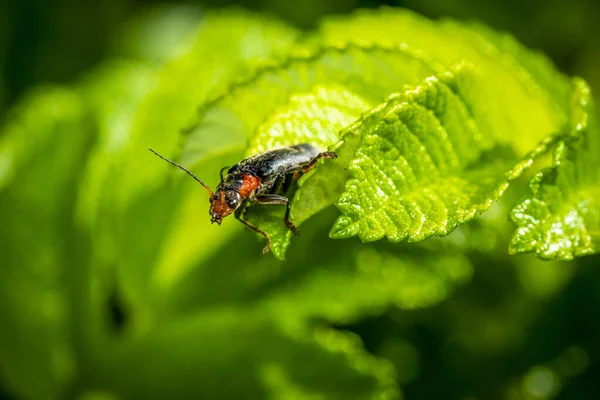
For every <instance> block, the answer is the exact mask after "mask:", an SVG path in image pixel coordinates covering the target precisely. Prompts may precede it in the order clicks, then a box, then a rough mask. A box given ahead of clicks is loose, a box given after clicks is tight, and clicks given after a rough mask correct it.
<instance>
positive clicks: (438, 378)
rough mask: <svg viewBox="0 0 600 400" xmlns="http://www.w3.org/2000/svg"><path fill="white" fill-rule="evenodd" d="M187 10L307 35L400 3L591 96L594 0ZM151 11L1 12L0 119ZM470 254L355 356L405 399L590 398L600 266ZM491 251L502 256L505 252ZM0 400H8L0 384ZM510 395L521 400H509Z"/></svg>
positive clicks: (343, 0)
mask: <svg viewBox="0 0 600 400" xmlns="http://www.w3.org/2000/svg"><path fill="white" fill-rule="evenodd" d="M156 4H158V2H156ZM186 4H187V6H189V7H190V8H189V10H190V12H198V13H199V12H200V11H197V10H201V9H202V8H203V7H218V6H223V5H240V6H242V7H246V8H249V9H252V10H259V11H266V12H269V13H272V14H274V15H278V16H280V17H282V18H283V19H284V20H287V21H289V22H290V23H292V24H293V25H295V26H297V27H300V28H304V29H309V28H311V27H314V26H315V24H316V23H317V21H318V19H319V18H320V17H321V16H323V15H329V14H343V13H348V12H350V11H351V10H353V9H355V8H358V7H377V6H379V5H381V4H389V5H394V6H403V7H406V8H410V9H414V10H416V11H418V12H420V13H422V14H424V15H426V16H429V17H433V18H435V17H438V16H451V17H457V18H468V19H477V20H479V21H481V22H484V23H486V24H488V25H490V26H491V27H494V28H496V29H499V30H504V31H508V32H511V33H512V34H514V35H515V36H516V37H517V38H518V39H519V40H520V41H521V42H522V43H524V44H525V45H526V46H528V47H530V48H534V49H540V50H542V51H544V52H545V53H546V54H548V55H549V56H550V57H551V58H552V59H553V61H554V62H555V64H556V65H557V66H558V68H559V69H560V70H561V71H563V72H565V73H566V74H569V75H579V76H582V77H583V78H585V79H586V80H587V81H588V82H589V83H590V85H591V86H592V88H593V89H594V91H595V92H596V93H599V92H600V51H598V43H600V24H599V23H598V21H600V2H597V1H593V0H587V1H586V0H579V1H568V2H567V1H553V0H550V1H544V0H526V1H516V0H509V1H502V2H481V1H476V0H449V1H439V0H425V1H406V2H388V3H381V2H376V1H358V0H357V1H348V0H334V1H326V2H325V1H323V2H320V1H305V2H302V3H301V4H299V5H298V4H294V3H293V2H281V1H275V0H265V1H244V2H231V3H223V2H217V1H212V2H205V3H193V4H190V3H186ZM285 4H290V5H285ZM291 4H294V7H293V8H292V6H291ZM153 5H154V4H152V3H151V2H141V1H128V0H123V1H116V0H104V1H97V2H83V1H76V0H62V1H61V0H53V1H44V0H36V1H33V0H25V1H21V0H10V1H8V2H6V1H5V2H1V3H0V57H1V60H2V62H1V64H0V115H2V117H0V118H1V119H2V120H3V119H4V111H5V110H6V109H7V107H9V106H10V104H12V103H14V102H15V101H16V100H17V99H18V98H19V96H20V95H21V94H22V93H24V91H25V90H26V89H28V88H30V87H31V86H34V85H37V84H40V83H45V82H57V83H70V82H72V81H74V80H75V79H76V78H77V77H78V76H80V74H81V73H83V72H84V71H86V70H88V69H89V68H91V67H93V66H94V65H97V64H98V63H99V62H100V61H102V60H104V59H107V58H109V57H113V56H119V55H120V54H126V53H127V51H128V48H127V43H125V42H126V41H124V40H123V29H124V27H125V26H127V25H128V24H129V23H130V22H131V20H132V19H133V18H135V16H137V15H140V13H143V12H144V11H146V10H149V9H151V7H152V6H153ZM172 40H173V41H174V42H176V38H173V39H172ZM42 161H43V160H42ZM515 196H517V194H515ZM201 206H202V207H204V206H205V204H202V205H201ZM329 220H331V218H329ZM507 226H508V228H507V229H511V228H512V225H510V224H508V223H507ZM1 238H2V236H0V240H1ZM249 243H250V244H248V245H247V246H246V248H247V251H254V250H256V249H255V248H258V247H257V246H256V243H255V242H249ZM381 246H384V247H385V246H391V245H381ZM473 247H474V248H476V250H475V251H472V252H470V253H469V259H470V261H471V262H472V264H473V265H474V270H473V272H472V278H471V280H470V282H469V283H468V284H464V285H462V286H461V287H459V288H458V289H455V291H454V293H452V294H451V295H449V297H448V298H447V299H446V300H445V301H443V302H441V303H438V304H436V305H434V306H432V307H428V308H424V309H415V310H411V309H410V307H406V308H402V309H399V308H392V309H390V310H388V311H386V312H385V313H383V314H381V315H379V316H377V317H371V318H364V319H362V320H361V322H360V323H356V324H353V325H340V326H339V328H343V329H346V330H351V331H353V332H355V333H356V334H358V335H359V336H360V337H361V339H362V340H363V342H364V345H365V347H366V348H367V350H369V351H370V352H372V353H374V354H376V355H380V356H382V357H385V358H387V359H389V360H391V361H392V363H393V364H395V365H396V367H397V369H398V381H399V383H400V385H401V387H402V391H403V393H404V396H405V398H407V399H434V398H436V399H437V398H456V399H465V400H466V399H475V398H477V399H493V398H510V397H511V395H510V393H512V391H513V389H514V391H519V393H520V396H524V397H525V398H531V399H537V398H552V397H555V398H560V399H587V398H598V397H600V390H599V389H597V388H598V377H599V376H600V269H599V268H597V266H598V264H600V257H599V256H593V257H585V258H582V259H579V260H577V261H575V262H572V263H559V262H542V261H538V260H536V259H534V258H533V256H531V255H526V256H514V257H509V256H508V255H506V256H494V257H490V256H489V254H490V250H489V249H488V250H487V251H486V248H485V246H481V247H479V249H477V246H473ZM497 247H498V248H501V249H502V248H504V249H506V248H507V244H506V243H499V244H497ZM293 254H295V253H292V254H291V255H290V256H289V257H293ZM223 262H224V263H226V261H223ZM315 262H317V261H316V260H315ZM239 268H243V266H239ZM229 270H230V271H231V272H232V273H235V272H237V271H236V270H235V269H234V268H231V269H229ZM217 282H218V283H216V285H217V286H216V287H215V291H218V290H219V289H222V290H226V288H225V287H223V288H221V287H219V286H218V285H219V284H222V285H226V284H227V280H225V279H222V280H221V281H217ZM31 301H32V302H35V301H37V299H31ZM115 303H116V304H113V305H112V306H111V307H109V308H108V309H109V311H110V312H111V313H112V314H111V315H110V320H111V321H112V322H113V323H114V324H115V326H116V327H117V328H118V327H119V326H121V325H122V324H125V323H126V321H127V318H128V316H127V313H126V311H124V310H123V309H122V306H121V305H119V304H118V300H115ZM1 323H2V322H1V321H0V324H1ZM0 329H1V325H0ZM234 367H235V364H234V363H232V364H231V368H234ZM548 371H552V372H551V373H549V372H548ZM549 377H550V378H552V377H553V378H557V379H558V380H559V382H560V383H559V384H557V383H556V382H554V383H553V385H554V386H552V387H553V391H552V392H551V393H549V394H548V393H546V394H545V395H543V394H542V395H540V394H539V393H541V392H539V391H538V392H536V390H542V389H543V388H544V387H547V386H544V385H546V384H547V383H548V379H550V378H549ZM540 388H542V389H540ZM536 393H537V395H536ZM0 398H5V399H13V398H14V397H11V395H10V394H9V393H8V392H7V390H6V389H5V388H3V386H2V382H1V381H0ZM512 398H522V397H519V396H517V395H516V394H515V395H514V396H513V397H512Z"/></svg>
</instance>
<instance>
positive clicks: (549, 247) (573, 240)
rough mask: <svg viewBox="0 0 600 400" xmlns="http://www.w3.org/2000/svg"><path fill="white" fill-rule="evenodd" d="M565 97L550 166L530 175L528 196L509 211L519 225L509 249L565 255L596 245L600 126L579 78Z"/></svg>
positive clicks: (580, 253) (567, 257) (592, 250)
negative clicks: (565, 111)
mask: <svg viewBox="0 0 600 400" xmlns="http://www.w3.org/2000/svg"><path fill="white" fill-rule="evenodd" d="M571 101H572V105H571V108H572V111H571V122H570V124H569V125H570V129H571V131H570V136H569V137H568V138H566V139H565V140H564V141H563V142H561V143H560V144H559V146H558V147H557V148H556V150H555V154H554V162H553V167H552V168H549V169H546V170H544V171H542V172H540V173H539V174H538V175H536V176H535V177H534V178H533V179H532V180H531V183H530V187H531V192H532V193H531V196H530V197H528V198H526V199H524V200H523V201H522V202H521V203H519V204H518V205H517V206H515V208H514V209H513V210H512V212H511V219H512V221H513V222H515V223H516V224H517V225H518V226H519V228H518V229H517V231H516V232H515V234H514V236H513V238H512V241H511V243H510V251H511V253H524V252H530V251H533V252H535V253H536V255H537V256H538V257H541V258H544V259H558V260H571V259H573V258H574V257H579V256H583V255H588V254H593V253H597V252H598V251H600V203H598V199H599V197H600V193H599V188H600V168H598V167H596V166H597V164H598V160H599V157H600V126H599V125H598V121H597V118H596V115H595V108H594V103H593V100H592V97H591V93H590V89H589V87H588V86H587V84H586V83H585V82H583V81H581V80H576V81H575V82H574V84H573V97H572V100H571Z"/></svg>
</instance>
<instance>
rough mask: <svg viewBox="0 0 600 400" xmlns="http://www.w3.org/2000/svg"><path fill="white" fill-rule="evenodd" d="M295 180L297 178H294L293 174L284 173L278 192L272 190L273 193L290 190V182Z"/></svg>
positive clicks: (283, 192)
mask: <svg viewBox="0 0 600 400" xmlns="http://www.w3.org/2000/svg"><path fill="white" fill-rule="evenodd" d="M296 180H297V179H295V177H294V174H287V175H285V177H284V178H283V184H282V185H281V190H280V191H279V192H273V193H281V194H286V193H287V192H288V191H289V190H290V187H291V186H292V183H294V181H296Z"/></svg>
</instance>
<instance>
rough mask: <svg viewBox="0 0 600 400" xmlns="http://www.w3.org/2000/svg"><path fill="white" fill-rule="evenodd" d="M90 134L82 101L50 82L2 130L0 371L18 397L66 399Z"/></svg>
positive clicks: (72, 368) (81, 265)
mask: <svg viewBox="0 0 600 400" xmlns="http://www.w3.org/2000/svg"><path fill="white" fill-rule="evenodd" d="M92 137H93V131H92V129H90V124H89V118H88V116H87V114H86V109H85V107H84V105H83V102H82V100H81V98H80V97H79V96H78V94H77V93H76V92H74V91H72V90H69V89H66V88H62V87H54V86H46V87H40V88H38V89H37V90H36V91H34V92H31V93H29V94H28V95H27V96H25V97H24V98H23V99H22V100H21V101H20V102H19V103H18V104H17V105H16V106H15V108H14V109H12V110H11V111H10V113H9V114H8V117H7V121H6V125H4V127H3V128H2V131H0V220H1V221H2V229H1V230H0V254H2V268H0V321H2V328H1V329H0V373H1V374H2V378H3V380H4V381H5V382H6V383H7V385H8V387H9V388H10V389H11V390H12V391H14V393H16V394H18V395H19V396H22V397H23V398H30V399H34V398H38V399H39V398H44V399H61V398H64V394H65V392H66V391H67V389H68V388H69V385H70V384H71V381H72V380H73V379H74V378H75V376H76V368H77V359H76V353H75V351H76V349H75V338H74V337H73V332H74V330H73V327H74V325H75V323H74V321H73V320H72V317H74V315H76V310H75V309H76V307H77V306H76V305H77V304H78V302H79V301H81V300H82V299H81V297H79V296H78V295H77V294H78V293H79V292H78V289H77V286H76V285H74V283H75V282H77V279H79V277H80V276H81V273H82V271H85V270H86V264H85V262H84V261H83V259H82V258H81V257H80V256H79V255H80V254H81V253H80V250H81V249H82V248H83V247H81V246H82V242H81V240H80V238H79V236H78V234H77V232H76V230H75V228H74V223H73V208H74V199H75V196H76V194H77V185H78V183H79V178H80V174H81V169H80V166H81V165H82V164H83V163H84V161H85V159H86V156H87V152H88V150H89V147H90V142H91V139H92ZM75 261H76V262H75ZM71 267H77V268H71Z"/></svg>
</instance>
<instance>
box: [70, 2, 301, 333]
mask: <svg viewBox="0 0 600 400" xmlns="http://www.w3.org/2000/svg"><path fill="white" fill-rule="evenodd" d="M296 35H297V32H296V31H295V30H294V29H292V28H290V27H288V26H287V25H285V24H283V23H282V22H280V21H277V20H274V19H269V18H265V17H262V16H259V15H256V14H252V13H249V12H244V11H230V12H216V13H209V14H207V15H206V16H205V17H204V19H202V20H201V21H200V24H199V26H198V29H196V30H194V32H192V35H191V36H190V37H187V38H183V39H182V40H185V41H186V42H191V45H189V46H187V47H186V49H187V51H186V52H185V53H184V54H183V55H180V56H179V57H177V58H175V59H173V60H172V61H171V62H168V63H167V64H166V65H165V66H163V67H162V68H161V69H159V70H158V71H155V70H152V72H151V73H150V74H146V75H145V77H146V89H147V90H148V92H147V93H144V94H143V95H142V96H141V97H139V98H138V97H136V98H131V99H123V101H124V102H127V101H129V100H131V102H130V103H128V104H129V105H128V107H127V108H126V109H129V107H133V108H134V109H135V113H134V114H133V115H129V114H125V113H123V114H121V116H122V117H123V118H124V120H125V121H122V122H123V123H122V124H121V127H126V128H124V129H123V132H122V133H123V136H124V140H123V143H122V144H123V146H122V147H120V148H119V149H118V151H111V155H110V163H107V162H106V161H104V160H103V158H105V157H99V158H94V160H93V161H94V164H93V166H90V171H96V170H97V169H102V168H106V164H108V166H109V171H108V172H107V174H106V178H105V179H104V180H103V181H102V182H101V183H99V185H100V186H103V187H105V188H106V187H110V188H111V190H110V191H105V192H104V193H102V198H101V200H100V202H99V205H98V207H99V208H100V209H101V210H102V213H103V219H102V220H99V221H98V226H97V227H96V228H97V229H95V231H94V233H95V235H96V236H97V237H99V238H100V239H102V238H106V240H105V241H103V243H102V244H103V247H102V249H101V250H100V251H99V255H101V256H102V258H100V259H98V264H99V268H103V269H115V270H116V274H117V275H118V276H119V278H118V280H119V281H121V282H122V285H123V289H122V290H123V291H124V292H125V293H124V297H125V299H126V301H127V302H128V303H129V304H130V305H131V307H133V308H135V309H136V310H139V314H138V317H139V321H138V323H139V324H140V325H144V324H146V323H148V320H150V319H151V318H152V315H153V311H152V310H153V309H154V308H157V307H160V304H154V303H153V300H155V299H157V298H160V294H159V293H160V292H161V291H163V290H168V287H169V285H170V283H171V282H172V281H174V280H176V279H177V277H178V276H179V275H180V274H182V273H183V272H184V271H185V270H186V268H190V267H191V266H192V265H194V264H193V263H195V262H198V260H200V259H201V257H203V256H209V255H210V254H211V252H212V251H213V250H212V249H213V248H218V244H217V242H218V241H219V238H220V237H222V238H223V240H225V239H226V237H227V232H224V229H222V230H220V235H222V236H219V235H215V234H214V233H215V231H214V230H210V229H209V227H210V221H209V220H208V218H206V215H207V212H208V201H207V196H206V192H204V191H203V189H202V188H200V190H198V187H197V185H196V184H195V182H194V181H193V180H191V179H189V177H188V176H186V175H185V174H182V173H181V171H178V170H176V169H174V168H173V167H172V166H170V165H168V164H167V163H165V162H164V161H162V160H160V159H158V158H157V157H155V156H154V155H152V154H151V153H150V152H149V151H148V147H152V148H153V149H155V150H156V151H158V152H159V153H161V154H163V155H165V156H167V157H169V158H176V157H175V156H174V155H173V154H174V152H176V151H177V150H176V149H177V148H178V144H179V142H180V135H181V131H182V130H183V129H184V128H186V127H187V126H189V123H190V121H192V120H193V117H194V115H195V112H196V109H197V106H198V104H201V103H202V102H203V101H205V100H206V97H207V96H208V94H209V93H211V92H212V91H213V90H219V88H221V87H227V85H228V84H229V83H230V81H231V80H233V79H234V78H236V77H237V76H239V75H240V74H243V73H246V72H247V71H250V70H253V69H254V63H260V62H262V61H264V59H266V58H269V57H277V54H279V53H280V52H283V51H284V50H285V49H286V48H287V47H288V46H290V44H291V43H293V42H294V40H295V37H296ZM114 78H115V79H116V80H118V84H119V85H120V84H124V85H123V86H122V87H124V88H126V87H127V85H128V84H127V83H126V81H121V80H120V79H118V76H117V74H116V73H115V75H114ZM114 86H117V83H115V84H114ZM118 94H119V93H118V91H117V93H115V96H118ZM100 113H101V111H100ZM232 146H233V148H234V149H235V148H236V147H238V148H240V144H239V143H236V142H233V143H232ZM240 149H241V148H240ZM106 151H107V149H104V150H102V152H106ZM201 151H204V152H205V153H204V154H205V155H206V156H207V157H212V158H211V159H210V160H208V159H207V160H205V161H206V162H204V163H198V164H196V165H195V166H190V167H191V168H192V169H193V170H194V171H196V170H195V168H198V167H204V168H206V169H205V170H203V171H202V172H199V173H198V175H200V177H201V178H202V179H206V180H207V182H209V183H211V184H212V183H213V182H214V179H212V177H217V176H218V170H219V169H220V167H221V166H222V165H218V164H213V162H214V161H215V160H221V162H223V163H227V162H234V161H236V160H238V159H239V157H240V156H241V150H238V153H235V152H234V153H233V155H231V154H230V155H229V156H228V157H224V158H221V157H220V155H219V149H217V148H215V146H213V145H211V142H210V141H207V142H205V143H203V146H202V149H201ZM208 161H210V163H209V162H208ZM184 163H185V161H184ZM98 164H105V166H101V167H100V168H97V166H98ZM186 165H187V164H186ZM206 176H207V177H208V178H207V177H206ZM192 201H193V202H195V204H194V206H193V207H194V209H196V210H195V211H194V212H196V213H197V214H194V215H197V217H196V218H195V221H194V222H193V223H192V224H190V214H189V210H190V209H191V202H192ZM199 205H203V206H205V207H200V206H199ZM88 206H89V205H85V204H84V205H82V206H81V207H82V208H85V207H88ZM200 211H202V212H200ZM213 228H215V227H213ZM203 238H214V239H217V240H215V242H213V243H212V246H199V245H198V243H199V242H202V241H203V240H208V239H203ZM157 302H158V300H157Z"/></svg>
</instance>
